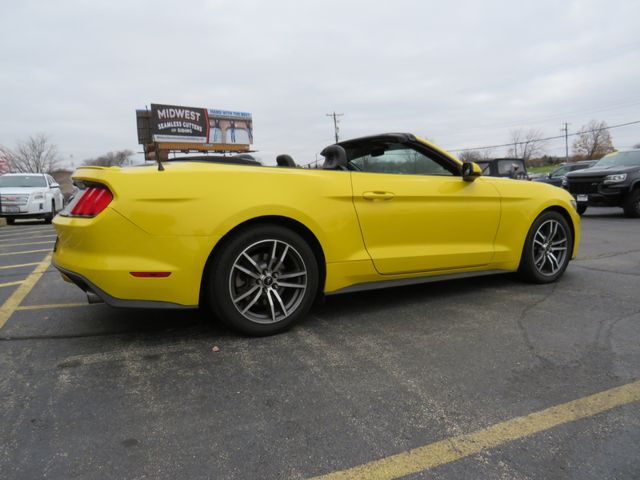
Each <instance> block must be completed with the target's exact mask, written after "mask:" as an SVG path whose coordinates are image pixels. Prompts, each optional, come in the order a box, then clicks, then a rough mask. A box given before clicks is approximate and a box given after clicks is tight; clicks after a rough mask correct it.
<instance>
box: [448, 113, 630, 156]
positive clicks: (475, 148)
mask: <svg viewBox="0 0 640 480" xmlns="http://www.w3.org/2000/svg"><path fill="white" fill-rule="evenodd" d="M637 123H640V120H636V121H633V122H627V123H619V124H618V125H611V126H610V127H603V128H595V129H593V130H584V131H581V132H575V133H568V132H567V133H565V134H564V135H555V136H553V137H546V138H538V139H536V140H538V141H541V142H546V141H547V140H557V139H559V138H568V137H575V136H576V135H581V134H583V133H594V132H600V131H602V130H611V129H614V128H620V127H626V126H627V125H635V124H637ZM514 143H515V144H517V145H519V144H523V143H527V142H526V141H525V142H511V143H503V144H501V145H488V146H486V147H473V148H447V149H446V150H447V151H448V152H468V151H469V150H489V149H491V148H502V147H510V146H511V145H514Z"/></svg>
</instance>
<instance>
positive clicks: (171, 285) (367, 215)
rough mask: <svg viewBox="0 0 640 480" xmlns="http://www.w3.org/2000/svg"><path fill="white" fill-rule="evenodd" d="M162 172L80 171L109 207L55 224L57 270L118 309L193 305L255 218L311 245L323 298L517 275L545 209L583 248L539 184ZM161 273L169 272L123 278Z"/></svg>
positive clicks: (197, 166)
mask: <svg viewBox="0 0 640 480" xmlns="http://www.w3.org/2000/svg"><path fill="white" fill-rule="evenodd" d="M421 141H422V140H421ZM429 145H430V144H429ZM439 151H440V152H443V151H442V150H439ZM443 153H445V154H446V152H443ZM449 158H451V159H452V161H455V162H457V163H459V160H457V159H455V158H454V157H451V156H449ZM164 166H165V170H164V171H158V170H157V168H156V167H155V166H142V167H126V168H118V167H109V168H103V167H82V168H79V169H78V170H77V171H76V172H75V173H74V175H73V178H74V180H75V181H80V182H89V183H100V184H103V185H106V186H107V187H108V188H109V189H110V191H111V192H112V193H113V200H112V201H111V203H110V204H109V205H108V207H107V208H106V209H105V210H104V211H103V212H102V213H100V214H98V215H97V216H96V217H93V218H78V217H71V216H63V215H58V216H57V217H56V218H55V220H54V224H55V228H56V231H57V233H58V241H57V244H56V248H55V252H54V256H53V261H54V263H55V265H56V266H57V267H59V268H60V269H61V270H62V271H63V272H71V273H74V274H77V275H79V276H81V277H82V278H83V279H86V280H87V281H88V282H90V283H91V284H92V285H93V286H95V287H97V288H98V289H99V290H100V291H102V292H103V293H105V294H107V295H108V296H109V297H110V298H114V299H117V300H119V301H120V300H121V301H123V302H127V301H133V302H151V303H149V306H153V305H155V302H161V303H158V304H157V305H158V306H160V305H162V306H175V307H194V306H197V305H198V304H199V300H200V289H201V285H202V279H203V275H204V274H205V268H206V265H207V261H208V259H209V258H210V256H211V255H212V252H214V249H215V248H216V246H217V245H219V244H220V242H221V241H223V239H225V236H227V235H228V234H229V233H230V232H232V231H233V230H234V229H235V228H237V227H238V226H241V225H244V224H245V223H246V222H252V221H260V219H262V221H273V220H274V219H276V220H277V221H286V222H295V224H296V225H298V226H301V228H304V229H306V230H305V231H307V232H309V234H310V235H312V236H313V237H315V239H316V240H317V243H318V245H319V246H320V248H321V253H322V257H323V259H324V263H325V264H324V270H325V271H326V276H325V277H326V278H325V280H324V289H323V290H324V292H325V293H333V292H338V291H342V290H344V289H348V288H350V287H353V286H356V285H362V284H364V285H365V286H366V284H372V283H374V282H381V281H386V280H402V279H415V278H421V277H429V276H434V275H446V274H454V273H464V272H482V271H493V270H506V271H515V270H517V268H518V265H519V263H520V256H521V253H522V249H523V245H524V241H525V239H526V236H527V232H528V230H529V228H530V226H531V224H532V223H533V221H534V220H535V218H536V217H537V216H538V215H539V214H540V213H541V212H543V211H544V210H545V209H548V208H554V209H559V210H561V211H562V212H564V214H565V215H566V216H567V218H568V219H569V220H570V222H569V223H570V224H571V226H572V229H573V231H574V248H573V253H572V255H573V256H574V257H575V255H576V253H577V246H578V243H579V240H580V229H579V225H580V219H579V216H578V215H577V213H576V212H575V209H574V208H573V206H572V204H571V202H572V200H573V199H572V198H571V196H570V195H569V194H568V193H567V192H565V191H564V190H561V189H558V188H556V187H552V186H549V185H546V184H543V183H537V182H526V181H517V180H504V179H499V178H490V177H481V178H477V179H475V181H465V180H464V179H463V178H462V177H460V176H449V177H438V176H420V175H395V174H373V173H363V172H351V171H337V170H309V169H295V168H278V167H263V166H246V165H226V164H216V163H205V162H166V163H165V165H164ZM378 191H382V192H392V193H393V194H394V197H393V201H385V200H384V199H381V200H380V201H376V200H373V201H370V199H365V198H364V197H363V194H365V193H367V192H378ZM159 271H161V272H169V273H170V275H169V276H168V277H165V278H140V277H134V276H133V275H131V272H159ZM139 305H140V306H143V305H147V304H146V303H139Z"/></svg>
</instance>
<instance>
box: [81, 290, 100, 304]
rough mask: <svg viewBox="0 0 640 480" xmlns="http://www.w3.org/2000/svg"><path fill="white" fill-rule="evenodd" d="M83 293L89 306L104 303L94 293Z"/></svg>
mask: <svg viewBox="0 0 640 480" xmlns="http://www.w3.org/2000/svg"><path fill="white" fill-rule="evenodd" d="M85 293H86V294H87V302H89V303H90V304H94V303H104V301H103V300H102V299H101V298H100V297H99V296H98V295H96V294H95V293H93V292H90V291H88V290H87V291H86V292H85Z"/></svg>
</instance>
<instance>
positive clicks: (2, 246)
mask: <svg viewBox="0 0 640 480" xmlns="http://www.w3.org/2000/svg"><path fill="white" fill-rule="evenodd" d="M49 243H56V241H55V240H47V241H45V242H26V243H10V244H8V245H2V244H1V243H0V248H4V247H20V246H21V245H47V244H49Z"/></svg>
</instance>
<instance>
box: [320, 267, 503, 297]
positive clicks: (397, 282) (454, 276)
mask: <svg viewBox="0 0 640 480" xmlns="http://www.w3.org/2000/svg"><path fill="white" fill-rule="evenodd" d="M498 273H513V272H512V271H511V270H482V271H477V272H463V273H447V274H444V275H429V276H425V277H413V278H395V279H393V280H381V281H377V282H366V283H358V284H356V285H349V286H348V287H344V288H340V289H338V290H334V291H333V292H326V293H325V295H340V294H342V293H352V292H362V291H366V290H378V289H380V288H391V287H404V286H408V285H418V284H421V283H433V282H442V281H445V280H458V279H461V278H472V277H483V276H485V275H495V274H498Z"/></svg>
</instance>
